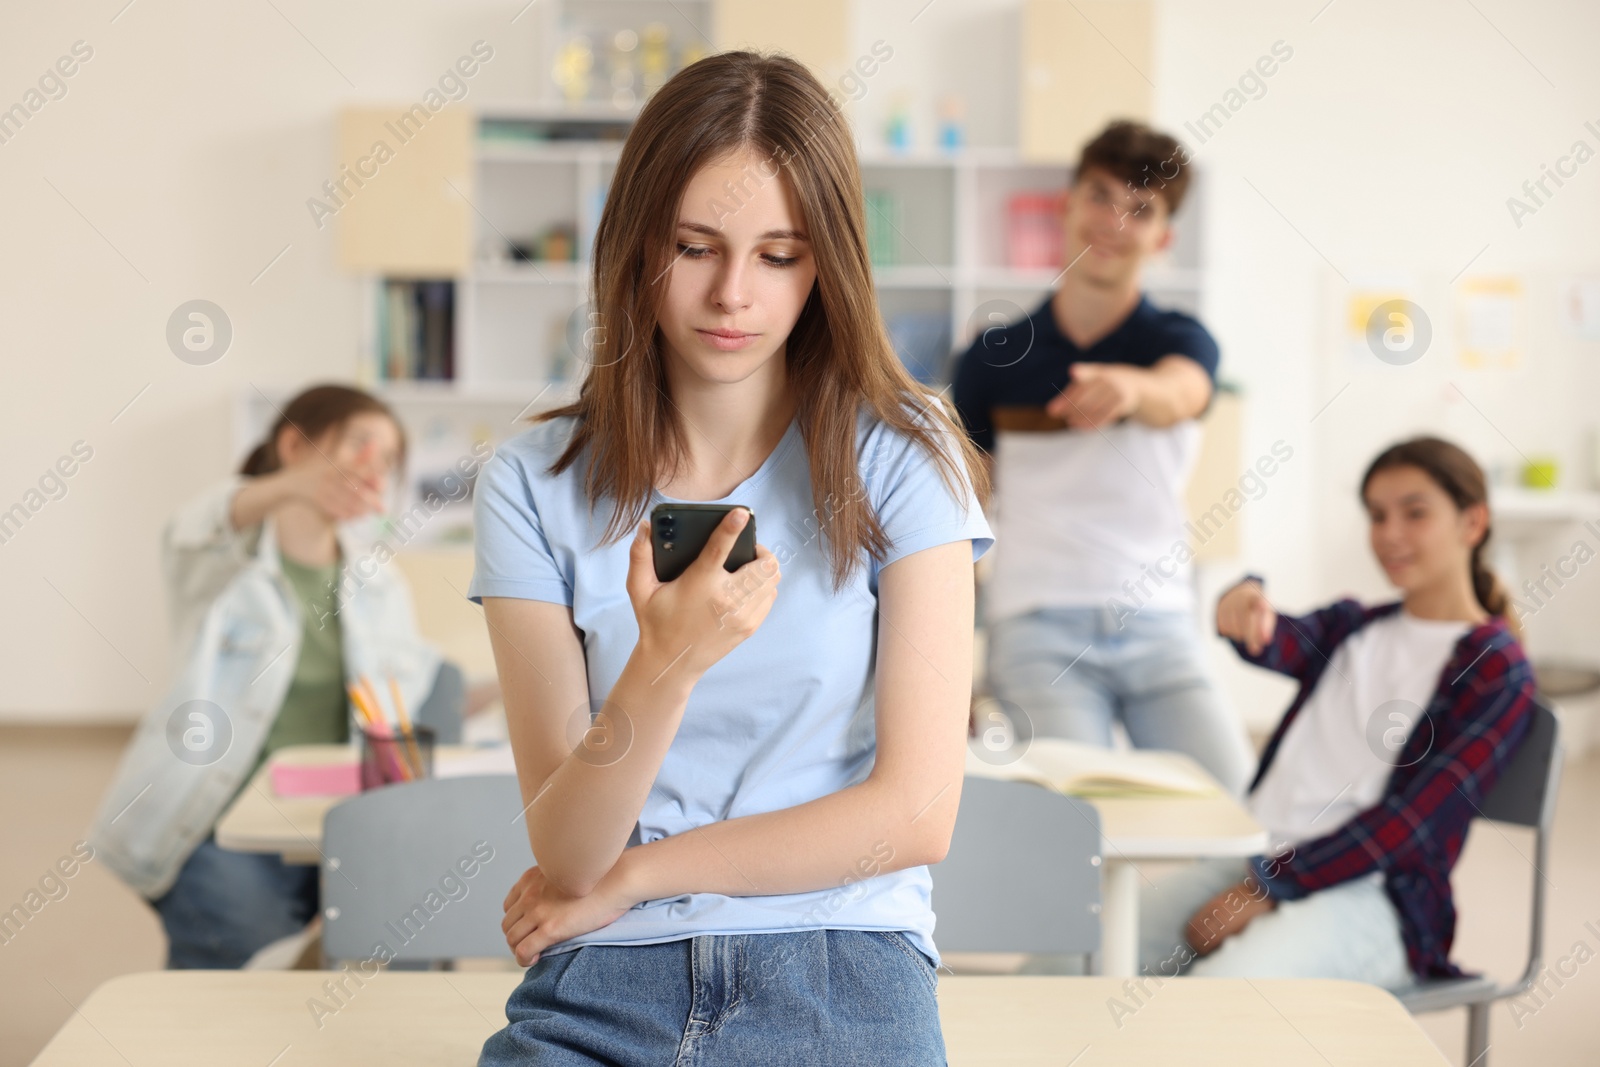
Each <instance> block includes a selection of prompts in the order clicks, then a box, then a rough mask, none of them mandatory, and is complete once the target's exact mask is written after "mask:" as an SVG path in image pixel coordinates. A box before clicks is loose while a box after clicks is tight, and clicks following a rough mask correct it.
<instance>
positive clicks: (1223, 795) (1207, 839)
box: [967, 741, 1268, 861]
mask: <svg viewBox="0 0 1600 1067" xmlns="http://www.w3.org/2000/svg"><path fill="white" fill-rule="evenodd" d="M1038 743H1039V744H1041V745H1042V744H1046V743H1048V742H1043V741H1041V742H1038ZM1140 757H1141V758H1142V759H1146V760H1152V761H1159V762H1161V763H1167V764H1171V765H1172V767H1173V769H1174V770H1177V771H1179V772H1180V773H1181V774H1182V775H1183V776H1184V777H1190V778H1197V779H1200V780H1202V781H1205V782H1209V783H1211V785H1212V787H1213V789H1214V792H1212V793H1209V794H1205V795H1185V794H1173V795H1167V796H1162V795H1145V796H1089V797H1084V798H1083V799H1085V800H1087V801H1088V802H1089V803H1091V804H1093V805H1094V807H1095V810H1096V811H1097V812H1099V813H1100V836H1101V837H1102V838H1103V839H1104V841H1105V849H1106V859H1108V860H1110V861H1117V860H1150V859H1201V858H1206V857H1211V856H1255V855H1258V854H1260V853H1262V852H1265V851H1266V850H1267V845H1268V835H1267V831H1266V830H1265V829H1263V828H1262V826H1261V824H1260V823H1258V822H1256V820H1255V818H1254V817H1253V816H1252V815H1251V814H1250V813H1249V812H1248V811H1246V810H1245V807H1244V805H1243V804H1241V803H1239V801H1238V799H1237V798H1235V797H1233V796H1232V795H1231V794H1229V793H1228V792H1227V790H1225V789H1223V788H1222V786H1221V785H1220V784H1219V783H1218V782H1217V780H1216V779H1215V778H1213V777H1212V776H1211V775H1210V774H1209V773H1208V772H1207V771H1206V769H1205V768H1204V767H1201V766H1200V764H1198V763H1196V762H1195V761H1194V760H1193V759H1191V758H1190V757H1189V756H1186V755H1184V754H1183V753H1181V752H1155V751H1148V750H1147V751H1144V752H1141V753H1140ZM967 773H968V774H969V775H974V776H978V777H984V778H997V779H1001V780H1008V779H1011V778H1014V777H1015V772H1014V771H1011V770H1009V769H1007V768H1005V767H991V766H988V765H986V764H984V763H983V762H982V761H981V760H977V759H973V758H972V757H971V756H970V755H969V757H968V759H967Z"/></svg>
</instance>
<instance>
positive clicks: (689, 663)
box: [628, 508, 782, 677]
mask: <svg viewBox="0 0 1600 1067" xmlns="http://www.w3.org/2000/svg"><path fill="white" fill-rule="evenodd" d="M749 514H750V513H749V512H748V511H746V510H745V509H743V508H736V509H734V510H733V511H730V512H728V514H727V515H726V516H725V517H724V518H723V520H722V521H721V522H720V523H718V524H717V527H716V529H715V530H713V531H712V534H711V539H710V540H709V541H707V542H706V547H705V548H704V549H702V550H701V552H700V555H699V556H697V557H696V558H695V561H694V562H693V563H691V564H690V565H689V568H688V569H687V570H685V571H684V572H683V573H682V574H681V575H679V576H678V577H677V578H675V579H673V580H672V581H670V582H662V581H660V580H659V579H658V578H657V577H656V572H655V564H654V562H653V559H652V554H651V552H652V549H651V542H650V524H649V523H648V522H641V523H640V524H639V528H638V530H637V531H635V534H634V539H633V547H632V548H631V550H630V551H629V554H628V599H629V600H631V601H632V602H633V613H634V615H635V617H637V619H638V620H639V647H640V649H641V650H643V651H644V652H645V653H646V654H647V655H649V656H650V657H651V659H652V660H653V661H656V662H659V663H660V664H661V665H662V666H663V667H666V666H667V665H669V664H671V665H672V666H673V667H674V668H675V669H676V668H686V669H688V670H689V671H690V672H692V673H693V674H694V675H695V676H697V677H698V676H699V675H701V674H703V673H705V671H706V670H707V669H708V668H710V667H711V666H712V665H713V664H715V663H716V662H717V661H719V660H720V659H722V657H724V656H726V655H727V654H728V653H729V652H732V651H733V650H734V649H735V648H736V647H738V645H739V644H740V643H741V642H743V641H744V639H745V638H747V637H749V636H750V635H751V634H753V633H755V632H756V628H757V627H759V626H760V625H761V623H762V620H764V619H765V618H766V617H767V612H769V611H770V610H772V603H773V601H774V600H776V599H777V596H778V581H779V580H780V579H781V578H782V574H781V573H780V572H779V568H778V559H777V557H776V556H774V555H773V554H772V552H771V551H770V550H769V549H767V548H766V547H765V546H763V545H760V544H758V545H756V558H755V559H754V560H752V561H750V562H749V563H746V564H745V565H744V566H742V567H740V568H739V569H738V570H736V571H733V572H731V573H730V572H729V571H727V570H725V569H724V567H723V564H724V563H725V562H726V561H727V559H728V553H729V552H731V551H732V550H733V544H734V542H735V541H736V540H737V539H738V537H739V531H740V530H742V529H743V528H744V525H745V523H746V522H747V521H749V519H748V517H749Z"/></svg>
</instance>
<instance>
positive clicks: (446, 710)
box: [417, 660, 467, 745]
mask: <svg viewBox="0 0 1600 1067" xmlns="http://www.w3.org/2000/svg"><path fill="white" fill-rule="evenodd" d="M466 706H467V679H466V677H465V676H464V675H463V674H462V673H461V668H460V667H457V666H456V665H455V664H454V663H451V662H450V661H449V660H443V661H441V662H440V664H439V672H438V673H437V674H435V675H434V677H433V690H432V691H431V692H429V693H428V697H427V699H426V700H424V701H423V702H422V706H421V707H419V708H417V725H418V726H426V727H429V728H430V729H432V730H433V734H434V737H435V738H436V739H437V741H438V743H439V744H441V745H454V744H457V743H459V742H460V740H461V720H462V719H463V718H464V714H463V713H464V712H465V710H466Z"/></svg>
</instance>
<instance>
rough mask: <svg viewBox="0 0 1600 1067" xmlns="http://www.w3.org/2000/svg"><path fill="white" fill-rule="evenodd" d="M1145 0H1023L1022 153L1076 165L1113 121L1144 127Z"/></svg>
mask: <svg viewBox="0 0 1600 1067" xmlns="http://www.w3.org/2000/svg"><path fill="white" fill-rule="evenodd" d="M1153 26H1154V18H1153V15H1152V12H1151V5H1150V2H1149V0H1027V2H1026V3H1025V4H1024V5H1023V9H1022V65H1021V68H1020V76H1021V78H1022V85H1021V86H1020V88H1019V94H1018V95H1019V98H1020V101H1021V107H1020V115H1019V119H1018V121H1019V125H1020V127H1021V142H1022V143H1021V153H1022V157H1023V158H1024V159H1027V160H1033V161H1039V162H1069V163H1070V162H1075V161H1076V160H1077V158H1078V150H1079V149H1080V148H1082V147H1083V144H1084V142H1085V141H1087V140H1089V139H1090V138H1091V137H1093V136H1094V135H1095V134H1097V133H1099V132H1100V130H1101V129H1102V128H1103V127H1104V126H1105V124H1106V123H1107V122H1110V121H1111V120H1112V119H1118V118H1127V119H1139V120H1142V121H1148V120H1149V118H1150V108H1151V96H1152V95H1153V93H1154V91H1155V90H1154V87H1153V86H1152V85H1151V84H1150V81H1149V80H1148V78H1149V76H1150V70H1151V64H1152V61H1153V54H1154V48H1153V47H1152V34H1153V29H1152V27H1153Z"/></svg>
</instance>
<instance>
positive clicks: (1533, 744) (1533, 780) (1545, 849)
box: [1398, 700, 1561, 1067]
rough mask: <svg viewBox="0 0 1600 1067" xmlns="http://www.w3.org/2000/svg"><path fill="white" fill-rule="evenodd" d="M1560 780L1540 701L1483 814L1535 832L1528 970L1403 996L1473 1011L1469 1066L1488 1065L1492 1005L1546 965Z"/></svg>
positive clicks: (1410, 1003)
mask: <svg viewBox="0 0 1600 1067" xmlns="http://www.w3.org/2000/svg"><path fill="white" fill-rule="evenodd" d="M1560 780H1561V745H1560V730H1559V728H1558V724H1557V720H1556V715H1555V712H1553V711H1552V710H1550V708H1549V706H1547V705H1546V704H1545V703H1544V702H1543V701H1542V700H1535V702H1534V708H1533V723H1532V724H1531V725H1530V726H1529V727H1528V733H1527V734H1526V736H1525V737H1524V738H1523V741H1522V744H1521V745H1519V746H1518V748H1517V751H1516V752H1515V753H1514V754H1513V755H1512V757H1511V764H1510V766H1508V767H1507V768H1506V770H1505V773H1504V774H1502V775H1501V776H1500V780H1499V781H1498V782H1496V783H1495V786H1494V789H1493V791H1491V792H1490V794H1489V795H1488V796H1487V797H1486V798H1484V801H1483V807H1482V808H1481V809H1480V810H1479V813H1478V814H1479V815H1480V816H1481V817H1482V818H1485V819H1489V820H1492V821H1494V822H1503V823H1510V824H1512V825H1514V826H1526V827H1531V828H1532V829H1533V831H1534V838H1533V906H1532V908H1531V909H1530V918H1529V930H1530V933H1529V938H1528V964H1527V966H1526V967H1524V968H1523V971H1522V977H1521V978H1520V979H1518V980H1517V981H1516V982H1514V983H1512V984H1510V985H1500V984H1499V983H1498V982H1496V981H1495V980H1494V979H1493V978H1490V977H1488V976H1487V975H1480V976H1478V977H1476V978H1443V979H1438V980H1436V981H1430V982H1423V983H1421V984H1419V985H1418V986H1417V987H1416V988H1415V989H1412V990H1410V991H1407V992H1404V993H1400V994H1398V995H1399V997H1400V1003H1402V1004H1404V1005H1405V1006H1406V1009H1407V1010H1409V1011H1410V1012H1411V1013H1412V1014H1413V1015H1419V1014H1421V1013H1423V1012H1430V1011H1446V1010H1448V1009H1450V1008H1459V1007H1465V1008H1466V1009H1467V1058H1466V1063H1467V1067H1487V1064H1488V1062H1489V1061H1488V1052H1489V1007H1490V1005H1492V1004H1493V1003H1494V1002H1495V1001H1497V1000H1503V999H1505V998H1506V997H1515V996H1521V995H1522V994H1523V993H1526V992H1528V990H1530V989H1532V988H1533V983H1534V980H1535V979H1536V978H1537V977H1538V976H1539V971H1540V970H1541V969H1542V968H1543V966H1544V961H1543V958H1542V955H1541V952H1542V949H1541V942H1542V941H1543V940H1544V904H1545V885H1546V882H1547V880H1548V879H1547V875H1546V872H1547V871H1548V870H1549V867H1550V826H1551V823H1553V822H1554V820H1555V814H1556V790H1557V788H1558V786H1559V784H1560Z"/></svg>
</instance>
